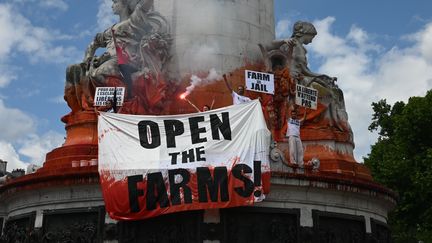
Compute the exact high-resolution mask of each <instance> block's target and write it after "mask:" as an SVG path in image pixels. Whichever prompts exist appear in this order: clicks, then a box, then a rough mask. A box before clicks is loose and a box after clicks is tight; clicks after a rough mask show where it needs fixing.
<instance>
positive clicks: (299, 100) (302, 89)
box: [295, 84, 318, 110]
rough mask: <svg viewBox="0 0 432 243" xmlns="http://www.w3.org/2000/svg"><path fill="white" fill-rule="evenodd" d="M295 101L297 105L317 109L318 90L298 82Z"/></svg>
mask: <svg viewBox="0 0 432 243" xmlns="http://www.w3.org/2000/svg"><path fill="white" fill-rule="evenodd" d="M295 103H296V105H299V106H303V107H306V108H309V109H313V110H316V109H317V105H318V90H316V89H313V88H309V87H306V86H303V85H300V84H297V87H296V99H295Z"/></svg>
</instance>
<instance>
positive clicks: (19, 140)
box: [0, 100, 64, 171]
mask: <svg viewBox="0 0 432 243" xmlns="http://www.w3.org/2000/svg"><path fill="white" fill-rule="evenodd" d="M0 114H2V115H1V116H0V124H2V125H1V126H0V159H2V160H6V161H8V162H9V163H8V170H10V171H11V170H12V169H16V168H25V163H27V162H31V163H34V164H41V163H42V162H43V161H44V158H45V155H46V153H47V152H49V151H50V150H52V149H53V148H55V147H58V146H60V145H61V144H62V143H63V141H64V139H63V135H62V134H60V133H57V132H53V131H48V132H47V133H45V134H43V135H40V136H39V135H37V134H36V127H37V122H35V119H34V118H32V117H31V116H29V115H27V114H25V113H24V112H22V111H20V110H18V109H14V108H9V107H6V106H5V105H4V103H3V100H0ZM16 148H18V149H16ZM17 151H18V152H17ZM23 156H25V157H27V159H23Z"/></svg>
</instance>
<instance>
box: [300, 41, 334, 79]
mask: <svg viewBox="0 0 432 243" xmlns="http://www.w3.org/2000/svg"><path fill="white" fill-rule="evenodd" d="M293 59H294V62H295V65H296V67H297V68H299V69H300V71H301V73H302V74H303V75H304V76H306V77H328V76H327V75H324V74H320V73H315V72H312V71H311V70H310V69H309V67H308V63H307V59H306V52H305V51H304V48H303V47H302V46H300V45H295V46H294V48H293Z"/></svg>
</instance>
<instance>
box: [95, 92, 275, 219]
mask: <svg viewBox="0 0 432 243" xmlns="http://www.w3.org/2000/svg"><path fill="white" fill-rule="evenodd" d="M98 132H99V134H98V140H99V174H100V181H101V185H102V192H103V197H104V200H105V207H106V210H107V212H108V213H109V215H110V216H111V218H113V219H116V220H137V219H145V218H150V217H155V216H158V215H162V214H167V213H172V212H179V211H187V210H198V209H209V208H227V207H237V206H245V205H252V204H254V203H255V202H259V201H262V200H263V199H264V196H265V194H267V193H268V192H269V186H270V166H269V146H270V144H269V143H270V132H269V131H268V129H267V126H266V123H265V120H264V116H263V113H262V111H261V104H260V102H259V101H258V100H254V101H251V102H248V103H245V104H240V105H235V106H230V107H226V108H221V109H217V110H212V111H210V112H206V113H195V114H186V115H174V116H134V115H122V114H115V113H104V112H101V114H100V116H99V121H98Z"/></svg>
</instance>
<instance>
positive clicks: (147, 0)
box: [130, 0, 154, 20]
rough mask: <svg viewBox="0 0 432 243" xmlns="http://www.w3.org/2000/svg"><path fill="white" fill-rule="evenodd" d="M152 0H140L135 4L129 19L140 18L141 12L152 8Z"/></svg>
mask: <svg viewBox="0 0 432 243" xmlns="http://www.w3.org/2000/svg"><path fill="white" fill-rule="evenodd" d="M153 4H154V0H141V1H139V2H138V4H137V5H136V7H135V9H134V11H133V12H132V14H131V16H130V19H132V20H134V19H136V18H140V16H142V14H143V13H147V12H149V11H150V10H151V9H152V8H153Z"/></svg>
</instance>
